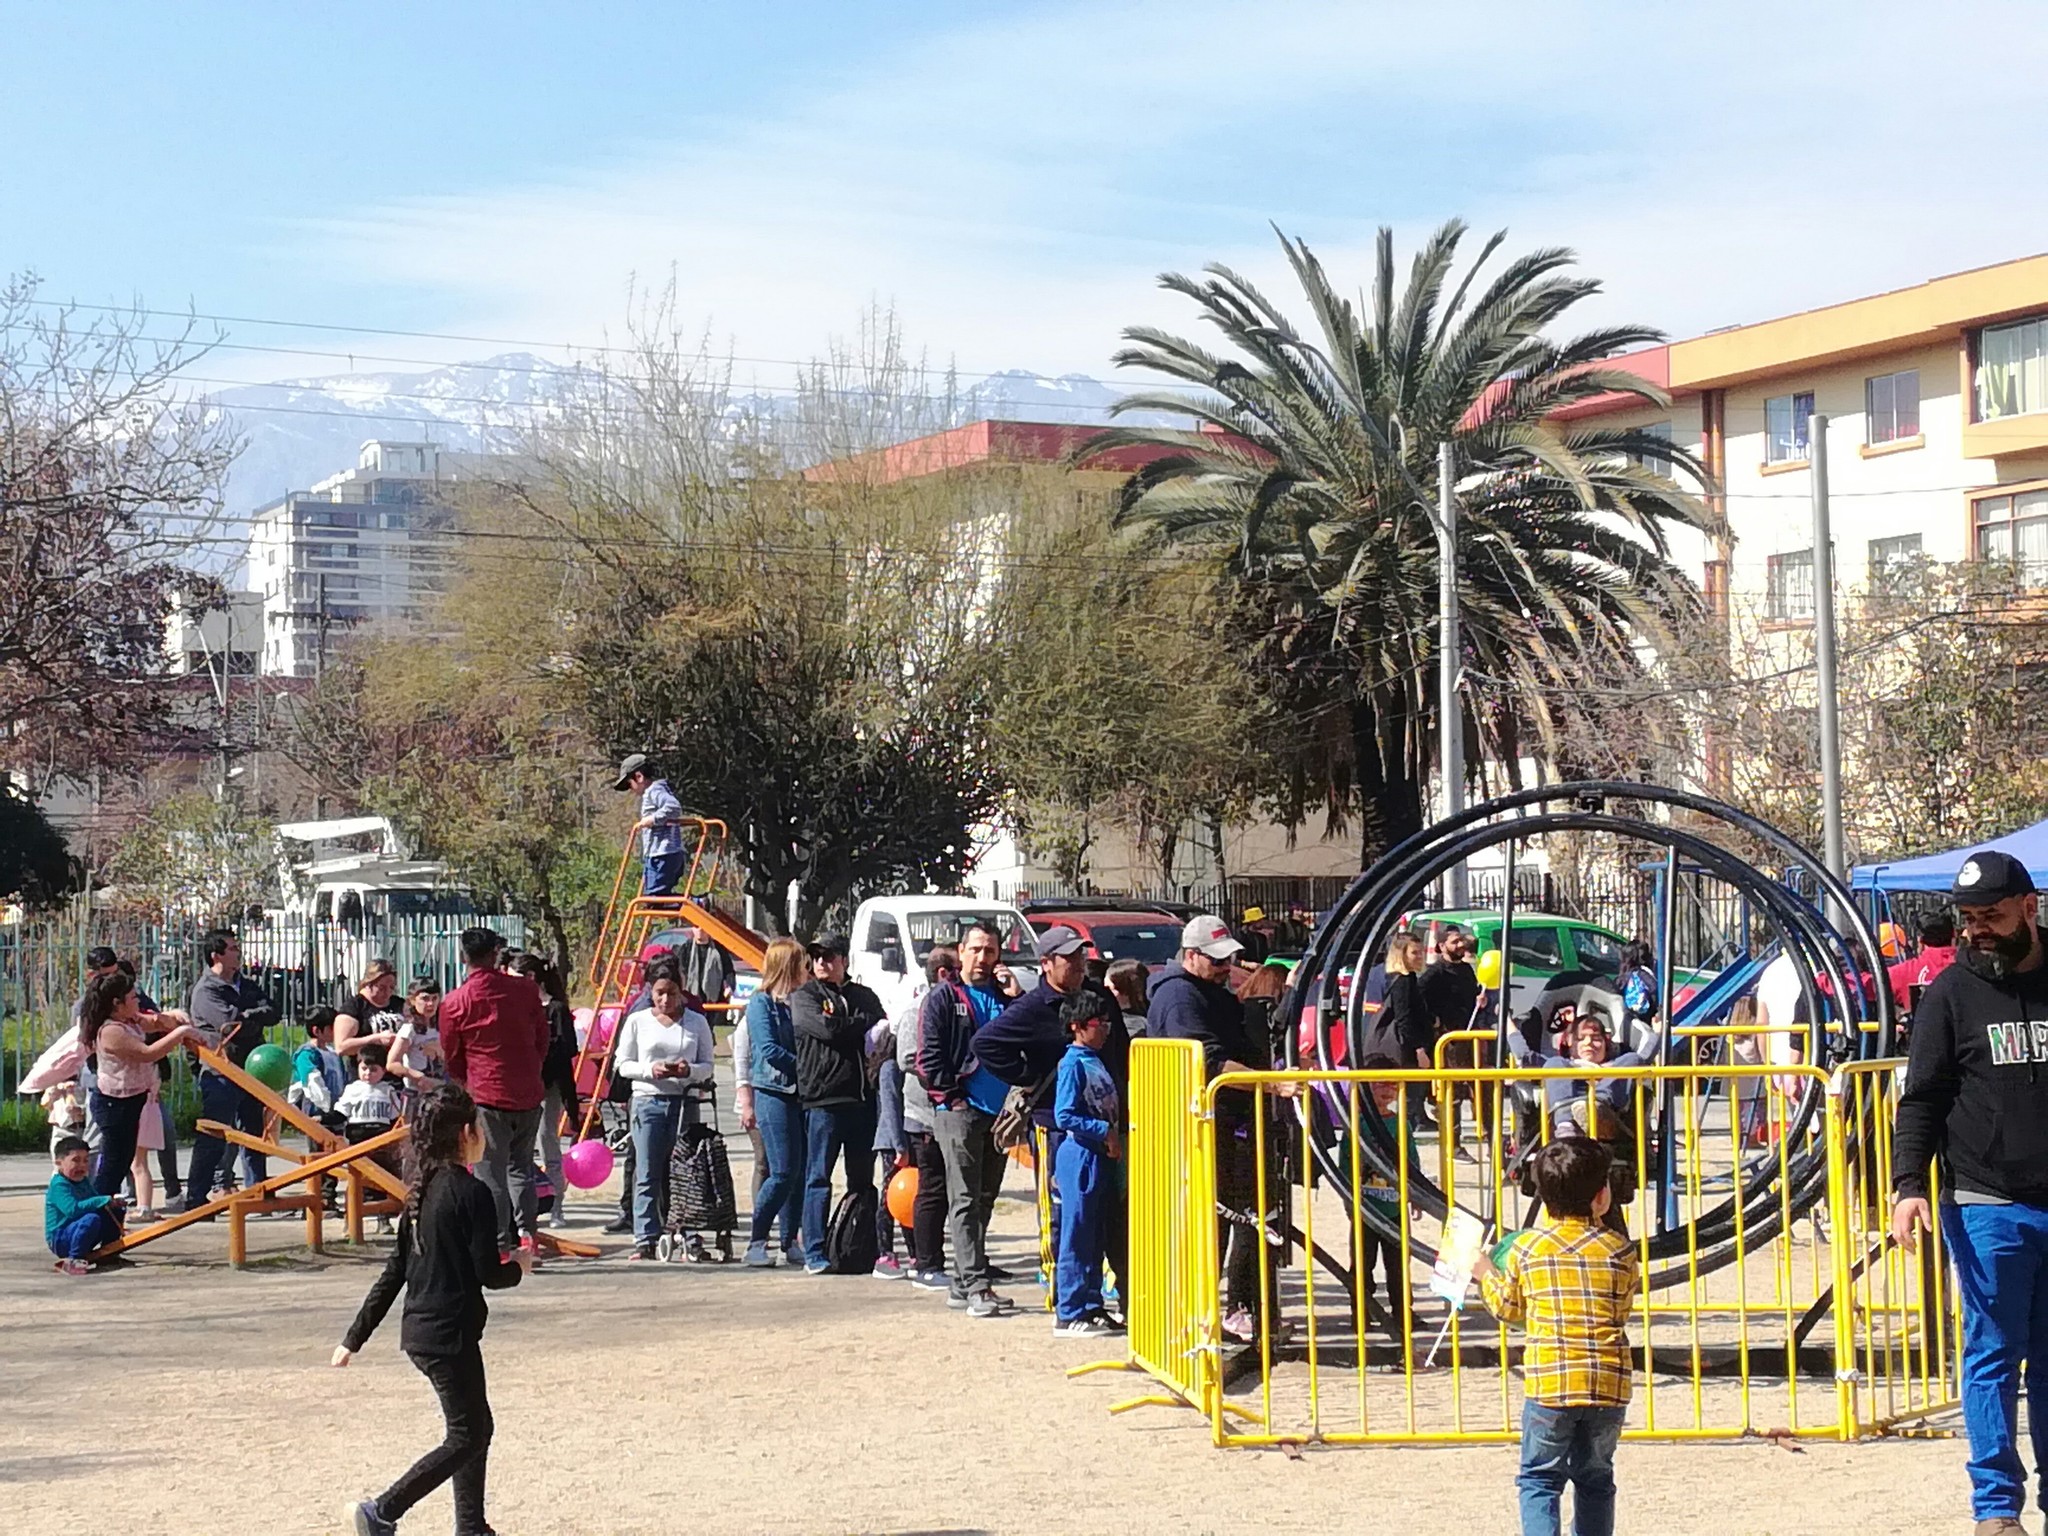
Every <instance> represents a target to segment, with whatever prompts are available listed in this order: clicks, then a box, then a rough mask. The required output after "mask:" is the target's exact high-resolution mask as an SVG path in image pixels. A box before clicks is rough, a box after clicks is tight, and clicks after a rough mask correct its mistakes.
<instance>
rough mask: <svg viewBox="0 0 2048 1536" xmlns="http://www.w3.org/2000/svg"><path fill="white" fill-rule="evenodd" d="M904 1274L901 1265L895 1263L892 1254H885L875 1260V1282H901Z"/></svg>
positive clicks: (894, 1256) (895, 1260) (894, 1257)
mask: <svg viewBox="0 0 2048 1536" xmlns="http://www.w3.org/2000/svg"><path fill="white" fill-rule="evenodd" d="M906 1273H907V1271H906V1270H905V1269H904V1268H903V1266H902V1264H900V1263H898V1262H897V1259H896V1255H895V1254H893V1253H885V1254H883V1255H882V1256H881V1257H880V1258H879V1259H877V1260H875V1278H876V1279H877V1280H901V1279H902V1278H903V1276H904V1275H905V1274H906Z"/></svg>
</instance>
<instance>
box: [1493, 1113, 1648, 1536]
mask: <svg viewBox="0 0 2048 1536" xmlns="http://www.w3.org/2000/svg"><path fill="white" fill-rule="evenodd" d="M1610 1162H1611V1159H1610V1157H1609V1155H1608V1151H1607V1149H1606V1148H1605V1147H1603V1146H1601V1145H1600V1143H1599V1142H1597V1141H1594V1140H1593V1139H1592V1138H1590V1137H1587V1136H1562V1137H1559V1138H1558V1139H1557V1140H1556V1141H1553V1142H1552V1143H1551V1144H1550V1145H1549V1146H1547V1147H1545V1148H1543V1150H1542V1151H1540V1152H1538V1153H1537V1154H1536V1157H1535V1160H1534V1164H1535V1174H1536V1190H1537V1193H1538V1194H1539V1195H1540V1196H1541V1197H1542V1200H1543V1208H1544V1210H1545V1211H1547V1212H1548V1213H1549V1218H1550V1219H1549V1220H1548V1222H1546V1223H1545V1224H1544V1225H1542V1226H1539V1227H1536V1228H1535V1229H1533V1230H1531V1231H1528V1232H1524V1233H1522V1234H1521V1235H1520V1236H1519V1237H1517V1238H1516V1239H1515V1242H1514V1245H1513V1246H1512V1247H1511V1248H1509V1249H1508V1252H1507V1254H1506V1259H1505V1262H1504V1263H1503V1264H1501V1265H1500V1266H1498V1267H1496V1266H1495V1265H1494V1263H1493V1262H1492V1260H1491V1259H1490V1258H1488V1257H1487V1256H1486V1255H1485V1254H1481V1255H1480V1257H1479V1260H1478V1262H1477V1263H1476V1264H1475V1265H1474V1266H1473V1272H1474V1273H1475V1274H1476V1275H1477V1276H1478V1278H1479V1282H1480V1286H1481V1289H1482V1290H1483V1291H1484V1293H1485V1296H1486V1305H1487V1307H1488V1308H1489V1309H1490V1310H1491V1311H1492V1312H1493V1315H1494V1316H1496V1317H1498V1318H1499V1319H1500V1320H1501V1321H1502V1322H1504V1323H1521V1324H1522V1325H1523V1327H1524V1328H1525V1329H1526V1330H1527V1334H1528V1341H1527V1343H1526V1345H1525V1346H1524V1348H1523V1351H1522V1388H1523V1393H1524V1398H1525V1400H1524V1402H1523V1404H1522V1469H1521V1471H1520V1472H1519V1473H1518V1474H1517V1475H1516V1477H1515V1484H1516V1486H1517V1487H1518V1488H1519V1489H1520V1491H1521V1506H1522V1536H1559V1530H1560V1525H1559V1516H1558V1505H1559V1502H1560V1500H1561V1499H1562V1497H1563V1495H1564V1488H1565V1484H1566V1483H1570V1484H1571V1486H1572V1490H1573V1494H1572V1498H1573V1518H1572V1527H1573V1529H1574V1530H1575V1531H1576V1532H1577V1533H1578V1536H1612V1532H1613V1530H1614V1448H1615V1446H1616V1444H1617V1443H1619V1441H1620V1439H1621V1425H1622V1420H1623V1418H1624V1417H1625V1416H1626V1414H1627V1412H1628V1400H1629V1391H1630V1379H1629V1378H1630V1371H1631V1370H1632V1368H1633V1366H1634V1357H1633V1354H1632V1353H1631V1351H1630V1348H1629V1342H1628V1319H1629V1314H1630V1312H1631V1311H1632V1310H1633V1309H1634V1306H1635V1300H1636V1251H1635V1249H1634V1248H1633V1247H1631V1246H1630V1245H1629V1242H1628V1239H1627V1238H1625V1237H1623V1236H1621V1235H1620V1234H1619V1233H1616V1232H1614V1231H1612V1230H1610V1229H1609V1228H1607V1227H1605V1226H1603V1225H1601V1217H1603V1216H1605V1215H1606V1214H1607V1207H1608V1205H1609V1204H1610V1202H1611V1201H1612V1200H1613V1198H1614V1197H1613V1192H1612V1191H1611V1190H1610V1189H1609V1188H1608V1183H1607V1175H1608V1169H1609V1165H1610Z"/></svg>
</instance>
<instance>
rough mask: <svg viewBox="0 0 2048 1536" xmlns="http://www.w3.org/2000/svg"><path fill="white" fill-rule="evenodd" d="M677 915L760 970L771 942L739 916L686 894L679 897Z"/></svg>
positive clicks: (734, 956) (723, 947)
mask: <svg viewBox="0 0 2048 1536" xmlns="http://www.w3.org/2000/svg"><path fill="white" fill-rule="evenodd" d="M676 918H677V921H678V922H679V923H681V924H682V925H684V926H686V927H691V928H701V929H703V930H704V936H705V937H706V938H708V939H710V940H711V942H712V943H714V944H716V945H717V946H718V947H719V948H720V949H722V950H724V951H725V952H726V953H727V954H728V955H731V956H732V957H733V959H735V960H739V961H744V962H745V963H746V964H747V965H750V966H752V967H753V968H754V969H755V970H757V971H758V970H759V969H760V968H761V961H762V959H763V958H764V957H765V956H766V955H767V953H768V941H767V940H766V939H764V938H762V937H761V935H760V934H758V933H756V932H754V930H753V929H751V928H749V927H747V926H746V924H744V923H742V922H741V921H740V920H739V919H738V918H734V917H727V916H726V915H725V914H724V913H723V912H721V911H719V910H718V908H716V907H714V906H712V905H711V903H710V902H708V901H703V902H699V901H694V900H692V899H690V898H689V897H687V896H685V897H679V898H677V901H676Z"/></svg>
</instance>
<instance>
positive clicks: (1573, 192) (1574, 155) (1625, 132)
mask: <svg viewBox="0 0 2048 1536" xmlns="http://www.w3.org/2000/svg"><path fill="white" fill-rule="evenodd" d="M2027 15H2028V13H2027V11H2026V8H2025V7H2024V6H2020V5H2016V4H2013V3H2002V0H1982V3H1954V4H1951V5H1949V6H1947V7H1944V8H1942V9H1941V10H1939V11H1936V10H1933V9H1931V8H1928V7H1925V6H1924V5H1912V6H1907V5H1891V4H1883V5H1880V4H1875V3H1869V4H1856V5H1848V4H1834V5H1820V6H1806V7H1794V6H1786V5H1783V4H1782V3H1779V4H1773V5H1764V4H1753V5H1748V6H1736V7H1732V8H1731V7H1728V6H1722V7H1718V8H1714V9H1712V10H1708V9H1705V8H1694V7H1690V6H1688V7H1679V6H1658V5H1649V6H1645V5H1641V4H1639V3H1638V4H1617V3H1590V0H1589V3H1581V4H1576V5H1573V4H1566V5H1552V6H1546V7H1542V8H1535V7H1528V6H1526V5H1522V4H1514V3H1497V4H1465V5H1442V4H1439V5H1429V6H1416V5H1407V4H1377V5H1370V6H1367V5H1358V4H1336V3H1313V4H1311V3H1287V4H1282V3H1276V0H1267V3H1263V4H1261V5H1259V6H1257V7H1246V6H1242V5H1228V4H1224V3H1222V0H1200V3H1196V0H1188V3H1180V4H1149V3H1148V4H1139V5H1129V6H1124V7H1121V8H1117V9H1110V8H1108V7H1103V6H1099V5H1098V6H1095V7H1090V8H1078V7H1077V8H1074V9H1070V10H1065V11H1059V12H1037V13H1034V14H1033V15H1032V16H1030V17H1029V18H1026V19H1012V20H1001V21H995V22H990V23H987V24H983V25H978V26H972V27H967V28H963V29H961V30H958V31H954V32H951V33H947V34H945V35H942V36H939V37H935V38H932V39H930V40H928V41H926V42H923V43H921V44H919V45H917V46H914V47H911V48H909V49H906V50H903V51H901V52H900V53H898V54H895V55H892V56H890V57H888V58H884V59H880V60H874V59H870V60H865V61H861V62H860V64H859V67H858V73H857V74H856V73H852V72H849V74H848V75H847V77H846V78H843V79H841V80H840V81H839V82H838V83H837V85H836V86H834V87H832V88H829V89H826V90H823V91H821V92H819V93H818V94H816V95H814V96H812V97H811V98H810V99H808V100H805V101H803V102H801V103H800V104H798V105H795V106H793V107H787V108H783V109H780V110H765V109H764V114H763V116H761V117H760V118H759V119H756V120H749V121H743V122H727V123H723V124H714V125H709V126H707V125H703V124H696V125H695V126H693V128H692V129H691V131H690V132H689V133H688V135H687V136H684V137H682V138H679V140H678V142H677V143H675V144H673V145H669V146H663V147H658V148H650V149H648V150H647V151H645V152H644V153H642V154H640V155H638V156H637V157H635V158H633V159H631V160H630V161H628V162H626V163H620V164H613V165H611V166H609V167H607V168H603V169H598V170H593V171H590V172H587V173H585V174H581V175H573V176H558V177H555V178H553V179H545V180H543V179H536V180H534V181H533V182H531V183H529V184H525V185H516V186H506V187H496V188H485V189H478V190H476V191H474V192H472V193H470V194H468V195H465V196H461V197H452V198H433V199H415V200H405V201H399V202H395V203H389V204H385V205H383V206H377V207H371V208H365V209H360V210H350V211H344V212H343V213H341V214H340V215H338V216H337V217H335V218H332V219H330V220H325V221H322V222H319V223H317V224H313V225H310V226H307V227H306V228H305V229H303V230H302V231H301V232H300V237H299V239H298V241H297V246H296V250H295V252H294V255H295V259H298V260H302V261H307V262H310V263H314V264H316V265H319V266H323V267H324V268H325V269H326V270H327V271H328V272H329V273H331V274H332V275H333V276H334V277H335V278H337V279H346V280H348V281H350V282H353V283H364V282H368V283H371V284H378V285H392V286H398V287H402V288H407V289H413V290H421V289H425V290H433V291H438V292H440V293H442V294H444V295H446V302H447V304H448V305H449V307H450V309H451V311H457V310H459V311H460V313H459V314H457V313H451V315H450V320H449V322H448V323H449V324H450V325H451V326H452V327H454V328H469V329H485V328H488V329H490V330H492V331H494V332H497V333H500V334H507V335H519V336H537V337H548V336H559V337H562V338H563V339H564V340H578V341H589V340H592V339H595V338H596V337H598V336H599V335H600V334H601V333H602V332H603V331H604V330H605V328H607V327H610V328H612V330H613V331H614V332H615V331H616V329H617V325H618V322H619V320H620V319H621V318H622V316H623V313H624V296H625V291H626V286H627V281H628V278H629V275H630V274H635V273H637V274H639V277H640V280H641V282H642V284H643V285H644V284H646V283H648V282H649V281H652V282H655V283H659V282H661V281H663V280H665V278H666V276H667V274H668V273H669V272H670V271H671V270H673V271H674V273H675V276H676V282H677V287H678V291H679V295H680V303H679V309H680V312H681V314H682V315H683V316H685V317H691V316H700V315H701V316H703V317H704V318H705V319H706V320H707V321H708V323H709V325H710V327H711V328H712V330H713V332H714V334H716V335H718V336H719V337H721V338H723V337H728V336H729V337H730V338H732V345H733V347H734V349H735V350H736V351H737V352H739V353H740V354H742V355H743V356H756V357H763V358H801V357H806V356H809V355H812V354H814V353H815V352H816V351H818V350H819V348H820V347H821V345H822V344H823V341H824V339H825V338H826V336H828V335H829V334H832V333H834V332H843V331H845V330H846V329H847V328H848V327H849V326H850V325H851V323H852V321H853V318H854V317H855V315H856V314H857V313H858V311H859V310H860V308H861V306H862V305H863V304H865V303H866V302H867V301H868V300H869V299H870V298H872V297H880V298H882V299H884V300H893V301H894V302H895V303H896V304H897V305H898V306H899V308H900V310H901V311H902V313H903V316H904V318H905V321H906V323H907V324H908V326H909V328H910V331H911V335H912V337H913V339H915V340H918V341H922V342H924V343H926V344H929V345H930V346H931V347H932V348H933V350H934V351H935V353H938V354H940V355H944V354H947V353H951V354H953V355H956V356H957V357H958V359H959V360H960V363H961V365H962V366H963V367H964V368H968V369H975V368H989V369H993V368H1002V367H1012V366H1023V367H1032V368H1037V369H1040V370H1043V371H1058V370H1061V369H1070V368H1071V369H1080V370H1083V371H1090V372H1105V371H1106V365H1107V357H1108V354H1109V352H1110V351H1111V349H1112V348H1113V347H1114V346H1115V344H1116V335H1117V332H1118V330H1119V329H1120V328H1121V327H1122V326H1123V325H1126V324H1129V323H1132V322H1133V321H1136V320H1141V319H1149V320H1163V321H1165V322H1167V323H1178V322H1179V321H1180V320H1181V319H1183V318H1184V311H1183V310H1182V308H1181V306H1179V305H1178V304H1177V303H1176V302H1175V301H1173V300H1171V299H1169V298H1167V297H1166V296H1163V295H1160V294H1158V293H1157V292H1156V291H1155V290H1154V288H1153V286H1152V278H1153V276H1154V275H1155V274H1156V273H1157V272H1159V271H1160V270H1162V269H1164V268H1169V267H1172V268H1180V269H1191V268H1193V267H1197V266H1199V265H1201V264H1202V263H1204V262H1206V261H1210V260H1224V261H1229V262H1231V263H1232V264H1236V265H1241V266H1243V267H1245V268H1246V269H1247V270H1249V271H1250V272H1251V273H1252V274H1253V275H1254V276H1256V277H1258V278H1260V279H1261V280H1265V279H1267V278H1271V279H1273V280H1274V288H1275V291H1276V292H1279V291H1282V285H1281V282H1280V280H1279V275H1278V261H1277V258H1276V255H1275V252H1274V248H1273V244H1272V238H1271V234H1270V231H1269V230H1268V229H1267V228H1266V220H1267V218H1268V217H1277V218H1279V219H1280V220H1281V222H1283V223H1284V224H1285V225H1286V226H1287V227H1288V228H1289V229H1290V230H1294V231H1298V232H1300V233H1303V234H1305V235H1307V236H1308V237H1309V238H1310V239H1311V241H1312V242H1313V243H1315V244H1316V245H1317V246H1318V248H1319V249H1320V250H1322V251H1323V252H1324V254H1325V255H1326V259H1327V261H1328V263H1329V265H1330V266H1331V267H1332V268H1333V269H1335V270H1338V271H1340V272H1342V271H1346V270H1351V271H1356V272H1358V273H1359V275H1360V276H1361V277H1362V276H1363V271H1364V255H1365V252H1366V250H1367V249H1368V242H1367V235H1368V233H1369V227H1370V226H1371V225H1372V224H1375V223H1378V222H1381V221H1383V220H1386V221H1391V222H1394V223H1396V225H1397V226H1398V227H1400V228H1401V229H1402V231H1403V232H1404V234H1412V233H1414V232H1417V231H1419V230H1420V229H1422V228H1424V227H1426V226H1427V225H1429V224H1431V223H1434V222H1435V221H1437V220H1438V219H1441V218H1444V217H1448V216H1451V215H1453V214H1462V215H1464V216H1466V217H1468V218H1469V219H1470V220H1471V221H1472V222H1473V223H1474V224H1476V225H1478V226H1480V227H1481V228H1484V229H1491V228H1492V227H1495V226H1496V225H1498V224H1501V223H1506V224H1508V225H1510V226H1511V229H1512V242H1511V243H1512V244H1513V245H1514V246H1516V247H1525V246H1528V245H1533V244H1536V243H1542V242H1558V243H1564V244H1569V245H1573V246H1575V247H1577V248H1578V249H1579V250H1580V251H1581V252H1582V253H1583V255H1584V256H1585V258H1586V260H1587V265H1588V267H1589V269H1590V270H1592V271H1594V272H1596V273H1599V274H1600V275H1602V276H1603V277H1605V278H1606V279H1607V280H1608V285H1609V289H1610V293H1611V297H1610V298H1607V299H1603V300H1602V301H1600V302H1599V304H1598V306H1597V309H1589V312H1588V318H1592V317H1593V316H1594V315H1595V314H1596V313H1597V315H1598V317H1599V318H1609V319H1611V318H1622V317H1624V316H1625V317H1627V318H1632V319H1638V320H1643V321H1647V322H1649V323H1652V324H1658V325H1662V326H1664V327H1665V328H1666V329H1669V330H1672V331H1674V332H1675V333H1686V332H1689V331H1692V330H1696V329H1699V328H1703V327H1706V326H1711V325H1719V324H1725V323H1729V322H1733V321H1738V320H1745V319H1757V318H1762V317H1764V316H1766V315H1769V314H1774V313H1782V312H1785V311H1787V310H1790V309H1794V308H1799V307H1804V306H1806V305H1809V304H1814V303H1823V302H1829V301H1831V300H1835V299H1840V298H1846V297H1851V296H1854V295H1856V294H1858V293H1863V292H1868V291H1871V290H1873V289H1877V288H1883V287H1891V286H1897V285H1900V284H1903V283H1907V282H1913V281H1918V280H1919V279H1921V278H1923V277H1926V276H1929V275H1932V274H1933V273H1935V272H1939V271H1944V270H1953V269H1955V268H1958V267H1964V266H1972V265H1978V264H1981V263H1984V262H1988V261H1994V260H2001V259H2004V258H2007V257H2010V256H2014V255H2018V254H2023V253H2025V252H2030V251H2033V250H2035V249H2039V248H2042V247H2048V225H2044V222H2043V219H2042V215H2041V212H2040V210H2041V208H2042V207H2043V206H2044V200H2043V198H2042V195H2041V194H2042V192H2043V191H2044V186H2043V178H2044V172H2043V170H2042V167H2043V166H2044V165H2048V156H2044V154H2043V153H2042V151H2043V150H2044V149H2048V142H2044V140H2048V125H2044V123H2043V121H2042V115H2041V114H2040V113H2039V112H2037V111H2034V110H2033V109H2032V107H2031V106H2028V105H2026V103H2027V102H2029V101H2031V99H2032V97H2033V95H2034V93H2035V92H2034V87H2033V85H2032V82H2034V81H2038V80H2039V79H2040V78H2041V73H2042V68H2041V66H2042V64H2043V63H2044V62H2048V60H2044V42H2043V39H2042V37H2041V32H2040V29H2039V28H2037V27H2034V26H2030V25H2027V24H2026V23H2027ZM2000 81H2003V82H2008V83H2006V84H2004V85H2000V84H1999V83H1998V82H2000ZM2001 98H2002V100H2003V104H2002V105H2001V104H2000V102H2001ZM753 371H754V373H755V374H756V376H757V377H759V378H761V379H763V380H771V381H772V380H775V379H779V378H781V377H784V376H785V374H786V371H785V370H780V369H777V368H775V367H773V366H771V365H761V366H759V367H758V368H756V369H754V370H753Z"/></svg>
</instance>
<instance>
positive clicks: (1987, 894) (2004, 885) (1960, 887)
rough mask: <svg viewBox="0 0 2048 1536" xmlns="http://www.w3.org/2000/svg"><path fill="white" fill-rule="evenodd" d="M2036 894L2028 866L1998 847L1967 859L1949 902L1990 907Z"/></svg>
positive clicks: (1962, 905)
mask: <svg viewBox="0 0 2048 1536" xmlns="http://www.w3.org/2000/svg"><path fill="white" fill-rule="evenodd" d="M2033 894H2034V877H2033V876H2032V875H2031V874H2029V873H2028V872H2027V866H2026V865H2024V864H2022V863H2021V862H2020V861H2019V860H2018V859H2016V858H2014V857H2013V856H2012V855H2011V854H2009V853H2004V852H2001V851H2000V850H1999V849H1996V848H1980V849H1979V850H1978V851H1977V852H1975V853H1973V854H1971V855H1970V856H1969V857H1968V858H1967V859H1965V860H1963V867H1962V868H1961V869H1959V870H1957V871H1956V879H1955V884H1953V885H1951V886H1950V887H1949V890H1948V895H1949V900H1951V901H1953V902H1954V903H1955V904H1956V905H1957V906H1959V907H1988V906H1990V905H1991V904H1992V903H1993V902H1998V901H2004V900H2006V899H2007V898H2009V897H2013V896H2031V895H2033Z"/></svg>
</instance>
